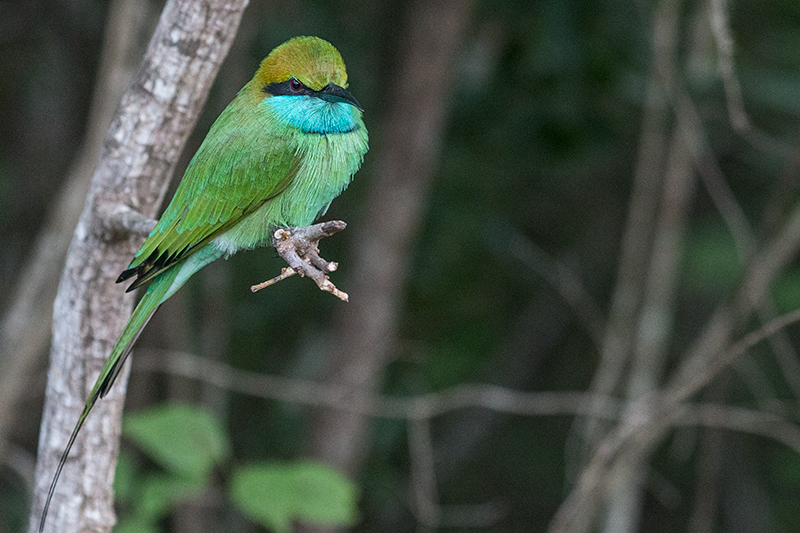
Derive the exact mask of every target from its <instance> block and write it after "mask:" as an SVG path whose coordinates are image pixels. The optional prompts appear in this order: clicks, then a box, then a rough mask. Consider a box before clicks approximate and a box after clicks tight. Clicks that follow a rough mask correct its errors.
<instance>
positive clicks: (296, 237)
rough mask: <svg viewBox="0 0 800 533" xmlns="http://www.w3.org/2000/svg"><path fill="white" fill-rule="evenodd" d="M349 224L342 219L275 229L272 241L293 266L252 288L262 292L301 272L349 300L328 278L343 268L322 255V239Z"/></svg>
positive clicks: (334, 293) (339, 296) (331, 291)
mask: <svg viewBox="0 0 800 533" xmlns="http://www.w3.org/2000/svg"><path fill="white" fill-rule="evenodd" d="M346 227H347V224H345V223H344V222H342V221H341V220H331V221H329V222H321V223H319V224H314V225H313V226H303V227H294V228H281V229H278V230H276V231H275V234H274V235H273V240H272V244H273V246H275V250H277V252H278V255H280V256H281V257H282V258H283V259H284V261H286V262H287V263H288V264H289V266H288V267H284V268H283V269H281V273H280V274H279V275H277V276H275V277H274V278H272V279H269V280H267V281H264V282H263V283H259V284H257V285H253V286H252V287H250V290H251V291H253V292H257V291H260V290H261V289H264V288H266V287H269V286H271V285H274V284H276V283H278V282H279V281H281V280H284V279H286V278H288V277H291V276H293V275H294V274H299V275H300V276H308V277H310V278H311V279H313V280H314V283H316V284H317V287H319V288H320V290H323V291H326V292H329V293H331V294H333V295H334V296H336V297H337V298H339V299H340V300H342V301H345V302H347V301H349V298H350V297H349V296H348V295H347V293H346V292H343V291H340V290H339V289H337V288H336V285H334V284H333V282H332V281H331V280H330V278H328V276H327V274H330V273H331V272H334V271H335V270H336V269H337V268H339V264H338V263H336V262H334V261H327V260H325V259H323V258H322V257H320V255H319V246H318V244H319V241H320V240H322V239H324V238H325V237H330V236H331V235H333V234H334V233H338V232H340V231H342V230H343V229H344V228H346Z"/></svg>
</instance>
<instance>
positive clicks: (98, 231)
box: [29, 0, 247, 532]
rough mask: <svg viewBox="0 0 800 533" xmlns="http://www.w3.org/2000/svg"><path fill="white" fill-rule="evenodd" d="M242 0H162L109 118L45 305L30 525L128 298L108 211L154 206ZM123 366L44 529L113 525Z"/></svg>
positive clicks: (120, 247) (122, 246)
mask: <svg viewBox="0 0 800 533" xmlns="http://www.w3.org/2000/svg"><path fill="white" fill-rule="evenodd" d="M246 5H247V1H246V0H232V1H227V2H226V1H223V0H203V1H195V0H169V1H168V2H167V4H166V6H165V7H164V11H163V13H162V15H161V18H160V20H159V23H158V26H157V28H156V30H155V33H154V35H153V37H152V39H151V41H150V44H149V46H148V49H147V52H146V54H145V57H144V59H143V62H142V65H141V66H140V68H139V71H138V73H137V75H136V78H135V80H134V82H133V84H132V85H131V87H130V88H129V89H128V90H127V92H126V93H125V95H124V96H123V98H122V101H121V103H120V108H119V110H118V112H117V115H116V117H115V118H114V120H113V122H112V124H111V127H110V129H109V132H108V135H107V137H106V141H105V145H104V147H103V152H102V154H101V158H100V161H99V163H98V166H97V169H96V170H95V173H94V176H93V178H92V184H91V187H90V191H89V195H88V197H87V200H86V204H85V206H84V209H83V213H82V214H81V217H80V220H79V222H78V225H77V227H76V229H75V233H74V235H73V239H72V243H71V245H70V248H69V251H68V253H67V260H66V266H65V269H64V272H63V274H62V277H61V282H60V285H59V289H58V295H57V296H56V301H55V305H54V311H53V344H52V349H51V352H50V371H49V374H48V383H47V391H46V397H45V406H44V415H43V420H42V430H41V434H40V437H39V452H38V458H39V460H38V462H37V465H36V474H35V485H34V487H35V488H34V496H33V505H32V509H31V515H30V524H29V531H36V529H37V527H38V523H39V518H40V516H41V513H42V508H43V506H44V502H45V499H46V497H47V490H48V487H49V485H50V482H51V480H52V478H53V474H54V473H55V469H56V465H57V464H58V460H59V458H60V456H61V453H62V452H63V450H64V447H65V446H66V443H67V438H68V437H69V434H70V432H71V431H72V428H73V427H74V424H75V422H76V421H77V419H78V416H79V414H80V411H81V409H82V408H83V405H84V402H85V401H86V398H87V396H88V394H89V392H90V391H91V389H92V386H93V385H94V381H95V379H96V377H97V375H98V374H99V371H100V368H101V367H102V365H103V363H104V361H105V359H106V358H107V357H108V354H109V351H110V350H111V347H112V346H113V345H114V342H115V341H116V339H117V336H118V335H119V333H120V332H121V331H122V328H123V326H124V325H125V322H126V321H127V319H128V317H129V315H130V311H131V306H132V304H133V296H132V295H123V292H124V291H123V289H122V287H120V286H117V285H116V284H115V283H114V280H115V279H116V277H117V276H118V275H119V273H120V272H121V271H122V270H123V269H124V268H125V266H126V265H127V263H128V262H129V261H130V258H131V257H132V255H133V253H134V252H135V251H136V249H137V246H138V245H139V244H141V237H139V236H135V235H130V234H128V235H122V234H120V233H121V232H120V231H118V230H117V231H115V230H114V229H113V224H111V223H110V220H111V217H113V216H114V215H115V214H119V213H120V212H121V211H124V210H125V209H133V210H134V211H136V212H138V213H141V214H142V215H144V216H145V217H149V218H152V217H153V216H154V215H155V214H156V211H157V209H158V206H159V205H160V204H161V201H162V199H163V196H164V194H165V191H166V188H167V184H168V178H169V176H170V175H171V173H172V172H173V170H174V167H175V163H176V161H177V160H178V157H179V155H180V153H181V149H182V148H183V145H184V143H185V141H186V139H187V137H188V135H189V133H190V132H191V130H192V127H193V126H194V123H195V121H196V119H197V117H198V115H199V113H200V110H201V108H202V106H203V103H204V102H205V99H206V96H207V94H208V90H209V88H210V86H211V83H212V82H213V79H214V76H215V75H216V72H217V69H218V68H219V66H220V64H221V63H222V60H223V58H224V57H225V55H226V54H227V51H228V49H229V47H230V45H231V42H232V41H233V38H234V36H235V34H236V29H237V27H238V25H239V21H240V19H241V16H242V11H243V10H244V8H245V6H246ZM127 377H128V371H127V369H126V370H125V371H123V372H122V373H121V374H120V376H119V378H118V379H117V382H116V384H115V386H114V388H113V389H112V390H111V392H110V393H109V395H108V396H107V397H106V398H105V399H104V400H101V401H99V402H98V404H97V405H96V407H95V408H94V412H93V413H92V414H91V415H90V416H89V418H88V419H87V421H86V424H85V425H84V428H83V430H82V432H81V435H80V436H79V437H78V439H77V441H76V443H75V446H74V448H73V449H72V453H71V455H70V458H69V460H68V461H67V464H66V466H65V467H64V471H63V473H62V476H61V480H60V482H59V485H58V487H57V488H56V492H55V495H54V497H53V501H52V504H51V507H50V514H49V516H48V522H47V524H46V528H45V529H46V530H47V531H56V530H57V531H59V532H73V531H76V532H77V531H109V530H110V529H111V527H112V526H113V525H114V522H115V517H114V512H113V494H112V488H111V486H112V481H113V478H114V468H115V466H116V458H117V451H118V447H119V433H120V421H121V415H122V403H123V399H124V395H125V387H126V383H127Z"/></svg>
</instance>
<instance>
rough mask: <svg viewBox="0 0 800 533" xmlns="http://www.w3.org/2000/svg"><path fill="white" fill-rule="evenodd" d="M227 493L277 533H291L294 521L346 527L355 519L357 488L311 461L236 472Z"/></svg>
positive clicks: (248, 468)
mask: <svg viewBox="0 0 800 533" xmlns="http://www.w3.org/2000/svg"><path fill="white" fill-rule="evenodd" d="M230 492H231V499H232V500H233V502H234V503H235V504H236V505H237V506H238V507H239V508H240V509H241V510H242V511H243V512H244V513H245V514H247V515H248V516H250V517H251V518H252V519H253V520H255V521H256V522H258V523H260V524H262V525H264V526H266V527H268V528H271V529H272V530H274V531H276V532H278V533H284V532H288V531H290V530H291V524H292V521H293V520H299V521H302V522H308V523H312V524H316V525H322V526H347V525H353V524H355V523H356V521H357V520H358V510H357V502H358V489H357V487H356V486H355V484H353V482H351V481H350V480H349V479H347V478H346V477H345V476H344V475H342V474H340V473H339V472H337V471H336V470H334V469H332V468H330V467H328V466H326V465H324V464H321V463H316V462H312V461H298V462H295V463H289V464H277V463H267V464H261V465H251V466H246V467H243V468H240V469H238V470H237V471H236V472H235V473H234V475H233V479H232V481H231V491H230Z"/></svg>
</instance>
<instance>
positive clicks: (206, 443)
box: [122, 405, 228, 478]
mask: <svg viewBox="0 0 800 533" xmlns="http://www.w3.org/2000/svg"><path fill="white" fill-rule="evenodd" d="M122 430H123V433H124V434H125V435H126V436H127V437H128V438H130V439H131V440H133V441H134V442H135V443H136V444H137V445H138V446H139V447H140V448H141V449H142V450H144V452H145V453H147V455H149V456H150V457H152V458H153V460H155V461H156V462H158V463H159V464H160V465H161V466H163V467H164V468H165V469H167V470H169V471H170V472H173V473H175V474H178V475H180V476H184V477H189V478H204V477H205V476H206V475H208V472H209V471H210V470H211V468H213V467H214V465H216V464H219V463H220V462H222V460H223V459H224V458H225V457H226V456H227V454H228V436H227V434H226V432H225V429H224V428H223V427H222V424H221V423H220V422H219V421H218V420H217V419H216V418H214V417H213V416H211V415H210V414H208V413H207V412H206V411H203V410H201V409H198V408H196V407H191V406H188V405H163V406H158V407H154V408H152V409H148V410H146V411H141V412H139V413H135V414H133V415H129V416H128V417H127V418H126V419H125V423H124V424H123V429H122Z"/></svg>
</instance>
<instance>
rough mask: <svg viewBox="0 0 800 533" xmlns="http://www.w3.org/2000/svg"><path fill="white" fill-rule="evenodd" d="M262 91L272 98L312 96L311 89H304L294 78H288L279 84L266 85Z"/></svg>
mask: <svg viewBox="0 0 800 533" xmlns="http://www.w3.org/2000/svg"><path fill="white" fill-rule="evenodd" d="M295 84H296V85H295ZM293 86H294V87H293ZM298 86H299V87H298ZM263 91H264V92H265V93H267V94H271V95H272V96H286V95H299V94H308V95H313V94H314V91H312V90H311V89H309V88H308V87H306V86H305V85H303V84H302V83H300V82H299V81H297V80H296V79H294V78H290V79H288V80H286V81H282V82H280V83H268V84H267V85H265V86H264V89H263Z"/></svg>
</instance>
